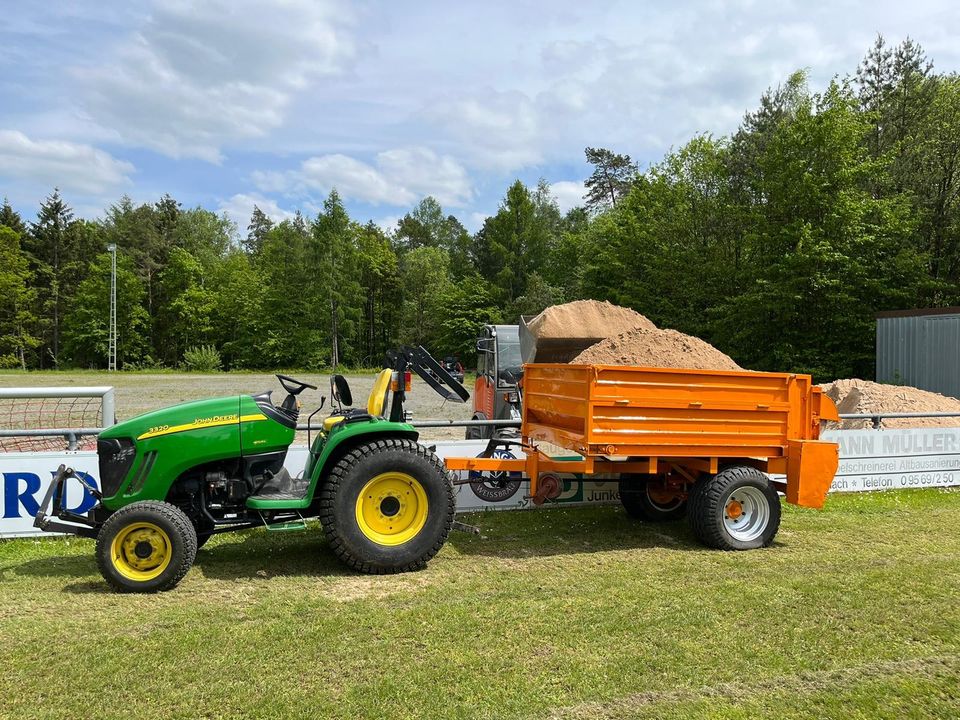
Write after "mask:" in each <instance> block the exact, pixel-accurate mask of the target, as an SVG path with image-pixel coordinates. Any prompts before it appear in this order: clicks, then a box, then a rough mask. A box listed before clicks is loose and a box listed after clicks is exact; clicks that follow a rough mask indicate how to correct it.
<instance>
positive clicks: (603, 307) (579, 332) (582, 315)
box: [527, 300, 656, 338]
mask: <svg viewBox="0 0 960 720" xmlns="http://www.w3.org/2000/svg"><path fill="white" fill-rule="evenodd" d="M635 327H646V328H654V327H656V325H654V324H653V323H652V322H650V321H649V320H648V319H647V318H645V317H644V316H643V315H641V314H640V313H638V312H637V311H636V310H631V309H630V308H625V307H621V306H620V305H614V304H613V303H609V302H606V301H603V302H600V301H598V300H576V301H574V302H568V303H564V304H563V305H552V306H551V307H548V308H547V309H546V310H544V311H543V312H542V313H540V314H539V315H537V316H536V317H535V318H533V320H531V321H530V322H528V323H527V328H528V329H529V330H530V332H531V333H532V334H534V335H535V336H537V337H538V338H539V337H548V338H553V337H597V338H605V337H610V336H611V335H614V334H616V333H620V332H623V331H624V330H630V329H632V328H635Z"/></svg>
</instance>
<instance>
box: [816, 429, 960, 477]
mask: <svg viewBox="0 0 960 720" xmlns="http://www.w3.org/2000/svg"><path fill="white" fill-rule="evenodd" d="M824 439H825V440H833V441H834V442H836V443H839V445H840V467H839V468H838V469H837V475H836V477H835V478H834V480H833V485H832V486H831V487H830V490H831V491H832V492H862V491H865V490H867V491H868V490H900V489H905V488H922V487H953V486H957V485H960V428H909V429H898V430H832V431H830V432H827V433H824Z"/></svg>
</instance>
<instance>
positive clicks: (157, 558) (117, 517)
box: [96, 500, 197, 593]
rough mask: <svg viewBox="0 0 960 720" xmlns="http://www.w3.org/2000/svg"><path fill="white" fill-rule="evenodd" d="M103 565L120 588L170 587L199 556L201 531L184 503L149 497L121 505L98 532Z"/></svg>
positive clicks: (152, 589) (99, 559)
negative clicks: (175, 503) (196, 526)
mask: <svg viewBox="0 0 960 720" xmlns="http://www.w3.org/2000/svg"><path fill="white" fill-rule="evenodd" d="M96 555H97V565H98V566H99V568H100V574H101V575H103V578H104V580H106V581H107V582H108V583H109V584H110V585H111V586H112V587H113V589H114V590H118V591H120V592H137V593H153V592H159V591H162V590H170V589H171V588H173V587H175V586H176V584H177V583H179V582H180V581H181V580H182V579H183V577H184V575H186V574H187V572H188V571H189V570H190V567H191V566H192V565H193V561H194V560H195V559H196V557H197V532H196V530H194V528H193V524H192V523H191V522H190V519H189V518H188V517H187V516H186V515H185V514H184V513H183V511H182V510H180V508H178V507H175V506H174V505H170V504H169V503H165V502H158V501H155V500H145V501H142V502H135V503H132V504H130V505H127V506H126V507H123V508H120V509H119V510H117V511H116V512H115V513H114V514H113V515H111V516H110V517H109V518H107V521H106V522H105V523H104V524H103V527H101V528H100V532H99V534H98V535H97V547H96Z"/></svg>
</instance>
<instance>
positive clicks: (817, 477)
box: [787, 440, 840, 510]
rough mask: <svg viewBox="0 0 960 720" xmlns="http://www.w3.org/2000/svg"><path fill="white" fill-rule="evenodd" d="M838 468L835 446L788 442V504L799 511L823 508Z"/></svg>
mask: <svg viewBox="0 0 960 720" xmlns="http://www.w3.org/2000/svg"><path fill="white" fill-rule="evenodd" d="M839 464H840V451H839V446H838V445H837V444H836V443H832V442H825V441H823V440H790V441H789V443H788V448H787V502H789V503H793V504H794V505H799V506H800V507H809V508H816V509H817V510H819V509H821V508H822V507H823V503H824V502H825V501H826V499H827V492H828V491H829V490H830V485H831V484H832V483H833V476H834V475H836V474H837V467H838V466H839Z"/></svg>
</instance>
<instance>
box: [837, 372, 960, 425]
mask: <svg viewBox="0 0 960 720" xmlns="http://www.w3.org/2000/svg"><path fill="white" fill-rule="evenodd" d="M820 387H822V388H823V391H824V393H825V394H826V395H827V396H828V397H829V398H830V399H831V400H833V402H834V403H836V405H837V410H838V411H839V412H840V414H863V413H882V412H892V413H907V412H910V413H914V412H960V400H958V399H956V398H952V397H947V396H946V395H940V394H939V393H935V392H930V391H928V390H919V389H917V388H914V387H906V386H902V385H883V384H881V383H876V382H871V381H870V380H859V379H856V378H850V379H843V380H835V381H834V382H832V383H824V384H823V385H821V386H820ZM831 424H833V423H831ZM958 425H960V417H953V418H889V419H886V420H882V421H881V423H880V426H881V427H885V428H909V427H957V426H958ZM840 427H842V428H843V429H844V430H849V429H855V428H869V427H873V422H872V421H871V420H842V421H841V422H840Z"/></svg>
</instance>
